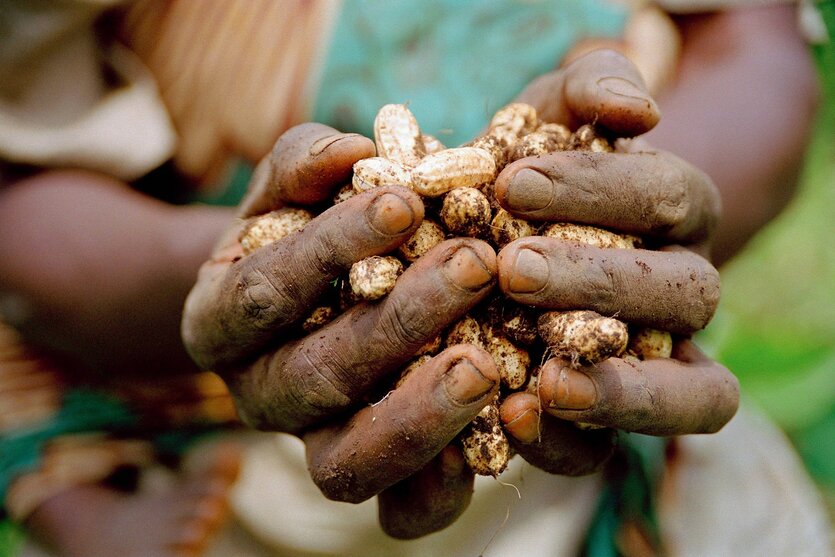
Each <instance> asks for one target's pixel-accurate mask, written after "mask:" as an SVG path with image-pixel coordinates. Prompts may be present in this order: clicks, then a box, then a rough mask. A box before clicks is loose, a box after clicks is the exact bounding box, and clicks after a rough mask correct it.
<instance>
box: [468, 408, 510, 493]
mask: <svg viewBox="0 0 835 557" xmlns="http://www.w3.org/2000/svg"><path fill="white" fill-rule="evenodd" d="M460 439H461V446H462V448H463V449H464V459H465V460H466V461H467V464H468V465H469V466H470V468H471V469H472V471H473V472H475V473H476V474H480V475H482V476H493V477H496V476H498V475H499V474H501V473H502V472H504V470H505V468H507V463H508V461H509V460H510V443H509V442H508V440H507V437H505V434H504V431H503V430H502V425H501V420H500V417H499V405H498V398H497V399H496V400H494V401H493V402H492V403H490V404H488V405H487V406H485V407H484V408H483V409H482V410H481V412H479V413H478V416H476V417H475V419H474V420H473V421H472V423H471V424H470V425H468V426H467V427H466V428H465V429H464V431H463V432H462V434H461V436H460Z"/></svg>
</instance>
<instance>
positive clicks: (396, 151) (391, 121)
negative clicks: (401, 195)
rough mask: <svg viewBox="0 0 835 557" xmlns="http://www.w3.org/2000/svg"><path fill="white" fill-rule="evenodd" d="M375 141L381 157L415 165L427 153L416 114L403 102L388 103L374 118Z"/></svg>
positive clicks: (407, 164) (406, 164) (411, 165)
mask: <svg viewBox="0 0 835 557" xmlns="http://www.w3.org/2000/svg"><path fill="white" fill-rule="evenodd" d="M374 143H375V144H376V145H377V154H378V155H379V156H380V157H383V158H386V159H388V160H390V161H393V162H396V163H398V164H400V165H402V166H405V167H413V166H415V165H417V164H418V163H419V162H420V159H422V158H423V156H424V155H425V154H426V147H425V146H424V143H423V134H421V132H420V126H418V122H417V119H415V116H414V114H412V112H411V111H410V110H409V109H408V108H407V107H406V105H403V104H387V105H385V106H384V107H382V108H381V109H380V110H379V112H377V117H376V118H375V119H374Z"/></svg>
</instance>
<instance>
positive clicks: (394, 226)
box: [366, 193, 415, 236]
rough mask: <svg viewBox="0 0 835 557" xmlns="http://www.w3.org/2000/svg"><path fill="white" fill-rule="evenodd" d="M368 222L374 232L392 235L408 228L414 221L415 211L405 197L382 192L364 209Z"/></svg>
mask: <svg viewBox="0 0 835 557" xmlns="http://www.w3.org/2000/svg"><path fill="white" fill-rule="evenodd" d="M366 216H367V218H368V224H369V225H370V226H371V228H373V229H374V230H375V231H376V232H378V233H380V234H383V235H386V236H392V235H395V234H400V233H401V232H405V231H406V230H408V229H409V227H410V226H412V224H413V223H414V222H415V213H414V211H413V210H412V207H411V206H410V205H409V204H408V203H407V202H406V200H405V199H403V198H401V197H399V196H398V195H396V194H393V193H384V194H383V195H381V196H380V197H378V198H377V199H375V200H374V201H372V202H371V205H369V206H368V209H366Z"/></svg>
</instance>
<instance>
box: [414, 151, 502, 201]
mask: <svg viewBox="0 0 835 557" xmlns="http://www.w3.org/2000/svg"><path fill="white" fill-rule="evenodd" d="M495 178H496V161H495V160H493V156H492V155H491V154H490V153H488V152H487V151H485V150H484V149H479V148H477V147H456V148H453V149H446V150H445V151H440V152H438V153H433V154H431V155H426V156H425V157H424V158H423V160H422V161H420V164H418V165H417V166H416V167H415V168H414V169H412V187H413V188H414V190H415V191H416V192H418V193H419V194H420V195H423V196H426V197H438V196H439V195H443V194H445V193H446V192H448V191H450V190H452V189H455V188H477V187H480V186H482V185H484V184H486V183H488V182H492V181H493V180H495Z"/></svg>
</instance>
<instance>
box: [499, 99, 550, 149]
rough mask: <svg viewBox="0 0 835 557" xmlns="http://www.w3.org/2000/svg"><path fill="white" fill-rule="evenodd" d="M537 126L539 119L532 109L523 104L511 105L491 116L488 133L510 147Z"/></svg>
mask: <svg viewBox="0 0 835 557" xmlns="http://www.w3.org/2000/svg"><path fill="white" fill-rule="evenodd" d="M538 125H539V119H538V117H537V115H536V109H535V108H534V107H532V106H531V105H529V104H525V103H511V104H508V105H506V106H503V107H502V108H500V109H499V110H498V111H497V112H496V113H495V114H494V115H493V118H492V119H491V120H490V126H489V131H488V133H489V134H490V135H495V136H496V137H498V138H499V139H501V140H502V141H504V142H505V143H506V144H507V146H511V145H513V144H514V143H515V142H516V141H517V140H518V139H519V138H520V137H522V136H524V135H526V134H529V133H531V132H532V131H534V130H535V129H536V128H537V126H538Z"/></svg>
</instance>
